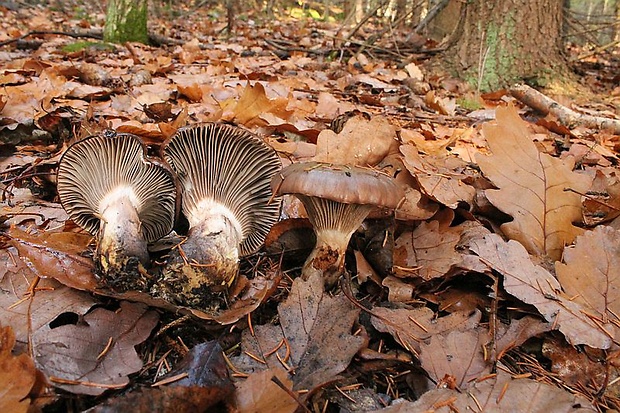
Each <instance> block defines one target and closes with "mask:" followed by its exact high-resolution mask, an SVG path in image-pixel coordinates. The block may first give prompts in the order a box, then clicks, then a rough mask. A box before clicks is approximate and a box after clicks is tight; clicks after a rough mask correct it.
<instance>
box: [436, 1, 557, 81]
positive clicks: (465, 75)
mask: <svg viewBox="0 0 620 413" xmlns="http://www.w3.org/2000/svg"><path fill="white" fill-rule="evenodd" d="M458 3H459V4H460V6H459V7H461V8H462V9H461V13H460V14H461V16H462V20H461V22H460V25H459V26H458V27H456V28H455V30H454V32H453V37H452V46H451V47H450V48H449V49H448V51H447V52H446V53H445V54H444V55H443V56H441V57H440V59H441V64H442V65H443V66H444V67H446V68H447V69H448V70H449V71H451V72H452V73H453V74H454V75H456V76H457V77H459V78H461V79H464V80H466V81H467V82H468V83H469V84H470V85H472V87H473V88H475V89H477V90H479V91H481V92H486V91H491V90H498V89H502V88H506V87H509V86H510V85H512V84H514V83H516V82H520V81H523V80H526V81H530V82H531V83H535V84H537V85H539V86H545V84H546V83H547V82H548V81H550V80H553V79H557V78H558V77H565V76H567V75H568V73H569V70H568V66H567V64H566V61H565V59H564V57H563V55H562V44H561V29H562V6H563V1H562V0H494V1H485V0H469V1H467V2H461V1H458Z"/></svg>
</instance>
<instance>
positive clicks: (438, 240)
mask: <svg viewBox="0 0 620 413" xmlns="http://www.w3.org/2000/svg"><path fill="white" fill-rule="evenodd" d="M461 232H462V228H461V227H459V226H457V227H450V226H449V225H440V223H439V221H431V222H428V223H427V222H422V223H421V224H420V225H419V226H418V227H417V228H416V229H415V230H414V231H413V232H404V233H403V234H401V235H400V236H399V237H398V239H396V241H395V243H394V273H395V274H396V275H398V276H399V277H421V278H422V279H424V280H425V281H428V280H431V279H433V278H437V277H441V276H443V275H445V274H446V273H447V272H448V271H449V270H450V269H451V268H452V267H453V266H455V265H458V264H459V263H460V262H461V261H462V259H461V254H460V253H458V252H457V251H456V250H455V247H456V245H457V244H458V243H459V241H460V239H461Z"/></svg>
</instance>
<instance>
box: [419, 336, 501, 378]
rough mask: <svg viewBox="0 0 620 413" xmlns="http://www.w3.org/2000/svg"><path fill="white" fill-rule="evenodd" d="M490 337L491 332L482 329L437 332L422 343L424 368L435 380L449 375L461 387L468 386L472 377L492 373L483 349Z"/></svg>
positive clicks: (421, 353)
mask: <svg viewBox="0 0 620 413" xmlns="http://www.w3.org/2000/svg"><path fill="white" fill-rule="evenodd" d="M488 340H489V332H488V331H487V330H485V329H482V328H477V329H471V330H465V331H459V330H453V331H450V332H449V333H447V334H435V335H434V336H432V337H431V339H430V342H429V343H422V345H421V351H420V357H419V358H420V362H421V363H422V368H423V369H424V370H425V371H426V372H427V373H428V374H429V376H430V377H431V378H432V379H433V380H434V381H435V382H436V383H437V382H440V381H441V380H442V378H443V377H445V376H446V375H449V376H452V377H453V378H454V380H455V384H456V385H457V386H458V388H459V389H465V388H468V387H469V384H470V383H471V382H472V381H473V380H475V379H476V378H480V377H483V376H485V375H487V374H488V373H490V372H491V367H492V365H491V364H490V363H487V362H486V361H485V359H484V353H483V350H482V349H483V346H485V345H486V344H487V342H488Z"/></svg>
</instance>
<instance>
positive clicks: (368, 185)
mask: <svg viewBox="0 0 620 413" xmlns="http://www.w3.org/2000/svg"><path fill="white" fill-rule="evenodd" d="M271 188H272V191H273V192H274V193H275V194H276V195H284V194H292V195H295V196H296V197H297V198H299V200H300V201H301V202H302V203H303V205H304V207H305V208H306V212H307V213H308V218H309V220H310V222H311V223H312V226H313V227H314V232H315V233H316V239H317V241H316V246H315V247H314V250H313V251H312V252H311V253H310V256H309V257H308V259H307V260H306V262H305V264H304V267H303V269H302V277H303V278H304V279H308V278H309V277H310V276H311V275H313V274H316V273H320V274H321V275H322V276H323V281H324V282H325V285H326V287H328V288H329V287H331V286H333V285H334V284H335V283H336V282H337V281H338V278H339V277H340V275H341V274H342V272H343V270H344V258H345V253H346V250H347V246H348V244H349V240H350V239H351V236H352V235H353V233H354V232H355V231H356V230H357V229H358V228H359V227H360V225H361V224H362V222H363V221H364V219H366V217H367V216H368V213H369V212H370V211H371V210H372V209H373V207H383V208H391V209H393V208H396V207H397V206H398V204H399V202H400V201H401V199H402V198H403V196H404V194H403V190H402V188H401V187H400V186H398V184H396V183H395V182H394V180H393V179H392V178H391V177H390V176H388V175H385V174H383V173H381V172H379V171H376V170H373V169H368V168H363V167H359V166H344V165H342V166H337V165H331V164H324V163H319V162H302V163H296V164H292V165H289V166H287V167H286V168H284V169H282V171H281V172H280V174H278V175H276V176H274V178H273V180H272V181H271Z"/></svg>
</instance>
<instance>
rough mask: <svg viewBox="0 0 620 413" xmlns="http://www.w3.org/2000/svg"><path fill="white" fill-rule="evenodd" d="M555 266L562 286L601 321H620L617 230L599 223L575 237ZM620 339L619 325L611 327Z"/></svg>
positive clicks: (619, 245)
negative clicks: (572, 245)
mask: <svg viewBox="0 0 620 413" xmlns="http://www.w3.org/2000/svg"><path fill="white" fill-rule="evenodd" d="M564 262H565V263H560V262H556V265H555V268H556V272H557V276H558V280H559V281H560V284H561V285H562V288H563V289H564V291H565V292H566V294H567V295H568V296H569V297H572V298H571V299H573V300H574V301H575V302H577V303H579V304H581V305H583V307H584V308H585V311H587V312H588V313H589V314H592V315H593V316H594V317H596V319H598V320H601V321H602V322H603V323H608V322H610V321H612V322H613V323H614V326H615V325H617V324H616V323H618V322H620V320H619V319H618V316H619V315H620V231H617V230H615V229H613V228H610V227H607V226H604V225H601V226H598V227H596V228H595V229H594V230H592V231H587V232H585V233H584V234H583V235H581V236H579V237H577V239H576V241H575V246H574V247H572V248H566V249H565V250H564ZM614 337H615V339H616V340H620V328H618V327H614Z"/></svg>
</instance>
